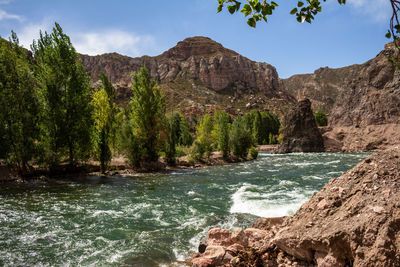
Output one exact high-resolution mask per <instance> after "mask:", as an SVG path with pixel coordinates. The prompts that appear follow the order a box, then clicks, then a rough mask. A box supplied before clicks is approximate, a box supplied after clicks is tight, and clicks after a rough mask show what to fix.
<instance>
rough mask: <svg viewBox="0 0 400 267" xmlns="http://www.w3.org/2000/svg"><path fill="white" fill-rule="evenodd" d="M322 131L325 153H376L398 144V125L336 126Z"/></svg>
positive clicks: (399, 131)
mask: <svg viewBox="0 0 400 267" xmlns="http://www.w3.org/2000/svg"><path fill="white" fill-rule="evenodd" d="M323 131H324V133H323V135H322V136H323V138H324V146H325V151H327V152H364V151H378V150H385V149H387V148H389V147H392V146H394V145H396V144H400V134H399V133H400V124H381V125H368V126H364V127H355V126H337V127H326V129H324V130H323Z"/></svg>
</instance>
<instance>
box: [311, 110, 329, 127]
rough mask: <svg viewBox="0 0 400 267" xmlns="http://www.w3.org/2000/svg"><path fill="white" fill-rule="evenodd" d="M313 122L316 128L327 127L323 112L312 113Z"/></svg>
mask: <svg viewBox="0 0 400 267" xmlns="http://www.w3.org/2000/svg"><path fill="white" fill-rule="evenodd" d="M314 118H315V122H316V123H317V126H327V125H328V117H327V116H326V114H325V112H323V111H322V110H318V111H317V112H315V113H314Z"/></svg>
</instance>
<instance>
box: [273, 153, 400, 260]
mask: <svg viewBox="0 0 400 267" xmlns="http://www.w3.org/2000/svg"><path fill="white" fill-rule="evenodd" d="M271 242H272V243H273V244H275V245H276V246H277V247H279V248H280V249H281V250H283V251H285V252H286V253H288V254H290V255H293V256H294V257H296V258H298V259H302V260H305V261H307V262H309V263H312V262H315V263H317V265H318V266H400V147H396V148H391V149H388V150H385V151H383V152H379V153H376V154H374V155H373V156H371V157H369V158H367V159H366V160H364V161H363V162H362V163H360V164H358V165H357V166H356V167H354V168H353V169H352V170H350V171H348V172H346V173H345V174H343V175H342V176H341V177H340V178H336V179H332V180H331V181H330V182H329V183H328V184H327V185H326V186H325V187H324V188H323V189H322V190H321V191H320V192H318V193H316V194H314V195H313V197H312V198H311V199H310V200H309V201H308V202H306V203H305V204H304V205H303V206H302V207H301V208H300V209H299V210H298V211H297V212H296V214H295V215H293V216H292V217H288V218H287V219H286V220H285V222H284V223H283V225H282V227H281V229H280V230H279V232H278V233H277V234H276V236H275V237H274V238H273V240H272V241H271Z"/></svg>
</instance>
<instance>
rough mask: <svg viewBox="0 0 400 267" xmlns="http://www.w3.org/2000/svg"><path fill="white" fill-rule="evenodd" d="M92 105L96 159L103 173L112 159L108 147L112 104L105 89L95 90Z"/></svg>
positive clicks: (111, 126) (110, 138) (110, 137)
mask: <svg viewBox="0 0 400 267" xmlns="http://www.w3.org/2000/svg"><path fill="white" fill-rule="evenodd" d="M92 105H93V120H94V126H95V139H96V142H95V145H96V158H97V159H99V160H100V167H101V170H102V171H103V172H104V171H105V170H106V167H107V165H108V163H109V162H110V161H111V157H112V153H111V149H110V146H111V143H112V139H113V135H112V132H113V130H112V128H113V121H114V116H113V115H114V113H113V111H114V103H113V102H112V101H110V95H109V91H106V90H105V88H99V89H97V90H95V91H94V93H93V97H92Z"/></svg>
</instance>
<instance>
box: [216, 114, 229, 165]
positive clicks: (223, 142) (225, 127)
mask: <svg viewBox="0 0 400 267" xmlns="http://www.w3.org/2000/svg"><path fill="white" fill-rule="evenodd" d="M230 125H231V117H230V116H229V114H227V113H226V112H223V111H221V110H216V111H215V112H214V128H213V131H212V136H213V139H214V140H215V144H216V147H217V149H218V150H219V151H221V152H222V156H223V157H224V158H227V157H228V156H229V153H230V147H229V130H230Z"/></svg>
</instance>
